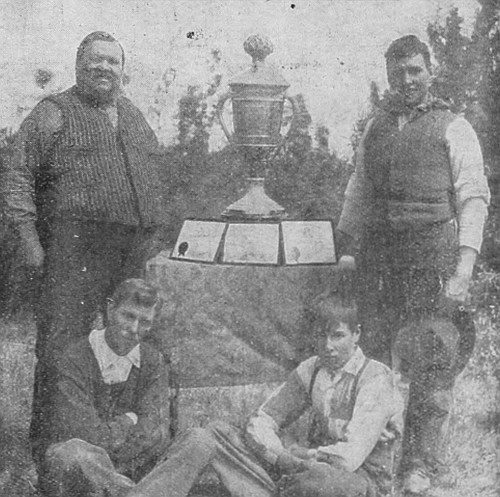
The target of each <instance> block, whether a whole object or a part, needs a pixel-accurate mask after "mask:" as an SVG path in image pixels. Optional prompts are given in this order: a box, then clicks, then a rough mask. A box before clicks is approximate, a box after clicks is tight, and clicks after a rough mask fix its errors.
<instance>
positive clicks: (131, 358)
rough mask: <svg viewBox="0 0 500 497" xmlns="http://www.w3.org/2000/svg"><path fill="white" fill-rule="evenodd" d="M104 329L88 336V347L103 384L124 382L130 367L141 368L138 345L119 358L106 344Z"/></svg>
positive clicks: (94, 331)
mask: <svg viewBox="0 0 500 497" xmlns="http://www.w3.org/2000/svg"><path fill="white" fill-rule="evenodd" d="M105 331H106V330H105V329H102V330H93V331H92V332H91V333H90V335H89V342H90V346H91V348H92V350H93V352H94V355H95V358H96V359H97V363H98V364H99V369H100V371H101V374H102V377H103V379H104V382H105V383H108V384H109V383H119V382H123V381H126V380H127V378H128V375H129V373H130V370H131V369H132V366H135V367H136V368H140V367H141V350H140V344H137V345H136V346H135V347H134V348H133V349H132V350H131V351H130V352H129V353H128V354H127V355H125V356H119V355H118V354H116V353H115V352H114V351H113V350H112V349H111V347H110V346H109V345H108V344H107V342H106V339H105V337H104V334H105Z"/></svg>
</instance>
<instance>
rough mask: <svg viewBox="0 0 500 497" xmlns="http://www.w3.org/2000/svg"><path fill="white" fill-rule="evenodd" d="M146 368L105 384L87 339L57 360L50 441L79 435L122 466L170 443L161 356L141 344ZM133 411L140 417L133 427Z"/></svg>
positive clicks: (138, 463) (133, 464)
mask: <svg viewBox="0 0 500 497" xmlns="http://www.w3.org/2000/svg"><path fill="white" fill-rule="evenodd" d="M140 353H141V361H140V364H141V367H140V368H137V367H135V366H133V367H132V369H131V371H130V374H129V376H128V378H127V380H126V381H124V382H122V383H115V384H112V385H109V384H106V383H105V382H104V379H103V377H102V374H101V371H100V369H99V365H98V362H97V359H96V357H95V355H94V352H93V351H92V348H91V345H90V343H89V339H88V337H85V338H83V339H81V340H79V341H78V342H76V343H74V344H73V345H71V346H70V347H68V349H66V352H65V354H64V356H63V357H62V358H61V359H60V360H59V361H57V364H56V371H57V374H56V389H55V390H56V391H55V395H54V403H53V407H52V411H51V420H52V423H50V426H51V428H50V433H47V434H46V435H47V437H46V438H47V441H48V444H47V446H48V445H50V444H52V443H57V442H63V441H67V440H70V439H72V438H78V439H81V440H84V441H86V442H88V443H91V444H93V445H96V446H98V447H101V448H103V449H104V450H106V451H107V452H108V454H109V456H110V457H111V460H112V461H113V462H114V463H115V464H116V465H117V466H119V467H121V468H128V469H129V470H134V469H137V467H140V466H141V465H142V464H144V463H145V462H147V461H149V460H150V458H151V456H152V455H159V454H161V453H162V451H163V450H164V448H165V444H166V443H167V442H168V433H169V431H168V424H169V423H168V405H167V403H166V402H165V399H164V397H166V396H167V393H168V392H167V389H166V385H167V380H166V371H165V367H164V364H163V360H162V356H161V354H160V353H159V352H158V351H156V350H155V349H154V348H153V347H151V346H150V345H148V344H145V343H141V346H140ZM128 412H133V413H135V414H136V415H137V417H138V421H137V424H135V425H133V424H132V422H131V420H130V418H129V416H127V415H126V413H128Z"/></svg>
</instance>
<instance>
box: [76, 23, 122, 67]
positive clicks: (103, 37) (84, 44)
mask: <svg viewBox="0 0 500 497" xmlns="http://www.w3.org/2000/svg"><path fill="white" fill-rule="evenodd" d="M94 41H107V42H109V43H118V45H120V48H121V49H122V66H124V65H125V51H124V50H123V47H122V45H121V43H120V42H119V41H118V40H117V39H116V38H115V37H114V36H113V35H110V34H109V33H106V32H105V31H94V32H93V33H90V34H88V35H87V36H86V37H85V38H84V39H83V40H82V41H81V42H80V45H79V46H78V49H77V50H76V64H77V65H78V64H80V63H81V61H82V59H83V56H84V54H85V50H87V48H88V47H90V46H91V45H92V43H94Z"/></svg>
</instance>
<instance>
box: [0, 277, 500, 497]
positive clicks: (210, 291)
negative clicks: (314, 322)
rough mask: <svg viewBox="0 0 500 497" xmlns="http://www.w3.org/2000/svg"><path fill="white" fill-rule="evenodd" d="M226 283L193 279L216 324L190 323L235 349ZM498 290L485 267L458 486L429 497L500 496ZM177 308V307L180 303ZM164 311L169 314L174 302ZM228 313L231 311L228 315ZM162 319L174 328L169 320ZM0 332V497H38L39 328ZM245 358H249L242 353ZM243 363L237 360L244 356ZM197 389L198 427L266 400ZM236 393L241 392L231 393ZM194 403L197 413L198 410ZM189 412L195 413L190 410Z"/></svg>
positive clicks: (27, 322) (464, 393)
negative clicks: (30, 439)
mask: <svg viewBox="0 0 500 497" xmlns="http://www.w3.org/2000/svg"><path fill="white" fill-rule="evenodd" d="M180 276H182V275H180V274H177V275H176V277H180ZM184 276H186V275H184ZM184 276H183V277H184ZM219 276H220V275H219ZM224 281H225V280H224ZM224 281H222V279H219V278H218V279H217V281H216V282H215V283H214V284H215V286H217V287H218V290H217V291H216V290H214V287H211V286H210V285H209V284H208V283H209V281H208V280H206V279H203V278H201V279H200V275H198V277H197V278H195V279H194V280H193V285H198V286H197V288H198V291H199V292H202V293H203V292H205V293H206V295H204V294H203V295H202V297H203V298H198V297H196V296H194V297H193V299H194V301H195V303H197V307H198V312H201V310H200V307H201V306H208V308H207V311H206V312H207V314H209V315H211V320H210V322H209V323H208V324H207V323H206V322H205V321H204V319H203V315H202V314H199V315H198V317H197V318H196V319H195V320H194V321H193V323H192V324H193V329H194V328H196V327H198V328H199V327H203V326H205V330H207V326H208V327H210V329H211V330H212V328H213V330H212V331H213V332H214V333H218V334H219V335H221V339H222V340H223V341H224V342H227V343H228V344H229V343H230V342H229V337H227V336H226V334H227V323H228V322H229V321H231V319H229V318H231V317H232V316H233V313H232V312H229V310H227V309H226V311H225V312H226V313H225V314H224V315H222V316H221V315H220V310H221V309H222V308H223V307H225V308H228V307H229V306H233V305H234V304H235V302H234V301H233V300H231V298H230V297H232V296H231V295H229V294H230V293H234V292H233V291H232V290H231V292H228V291H225V290H223V289H221V288H220V286H221V285H224V284H225V283H224ZM258 281H259V284H260V283H262V282H261V281H260V280H258ZM202 283H203V284H202ZM296 283H297V282H296V281H293V279H292V280H291V281H289V282H288V284H289V285H292V286H296ZM231 284H232V285H233V290H234V285H236V284H237V285H240V283H239V282H238V281H237V282H231ZM190 288H191V287H190ZM191 289H192V288H191ZM499 289H500V276H499V275H498V274H497V273H494V272H488V271H485V270H482V271H481V272H480V273H479V275H478V276H477V278H476V281H475V283H474V286H473V289H472V290H473V297H474V298H473V303H474V305H475V306H476V318H475V319H476V326H477V341H476V348H475V351H474V354H473V357H472V358H471V360H470V362H469V364H468V366H467V367H466V369H465V370H464V371H463V373H462V374H461V375H460V376H459V377H458V379H457V382H456V385H455V402H454V407H453V412H452V417H451V423H450V442H449V446H448V452H447V462H448V464H449V467H450V477H451V478H450V481H451V482H452V483H451V485H448V486H441V487H436V488H434V489H433V490H432V491H431V493H430V496H431V497H494V496H498V495H500V494H499V487H500V485H499V483H500V478H499V476H500V474H499V469H500V453H499V433H500V402H499V400H500V399H499V379H500V365H499V362H498V358H499V355H500V333H499V332H500V330H499V327H500V320H499V317H500V306H499V302H498V299H499V298H500V290H499ZM245 290H247V289H245ZM280 291H281V290H280V289H279V288H277V289H276V295H281V294H280V293H279V292H280ZM217 292H218V293H217ZM243 293H244V292H243ZM218 294H220V295H219V297H220V298H219V300H217V299H216V298H215V297H214V295H218ZM182 297H183V298H187V293H185V294H183V295H182ZM285 297H286V295H285V296H283V297H282V305H283V306H284V307H287V306H288V305H292V304H293V302H290V301H287V300H286V298H285ZM297 298H300V296H297ZM214 299H215V300H214ZM250 300H251V299H250ZM259 302H260V303H261V305H263V306H265V305H266V302H267V301H266V299H265V298H263V296H262V295H261V296H259ZM262 302H264V304H262ZM277 303H278V304H279V302H277V301H276V300H272V301H271V302H270V303H269V302H267V305H272V306H275V305H276V304H277ZM249 305H250V304H249ZM212 306H213V307H212ZM188 307H189V306H188ZM188 307H186V310H188ZM177 308H179V307H178V306H177ZM166 309H167V310H168V309H169V306H168V305H167V306H166ZM183 309H184V308H183ZM259 309H260V306H259ZM285 310H286V309H285ZM285 310H282V313H281V314H279V315H278V316H277V315H276V312H277V311H276V312H275V313H274V314H273V316H272V320H271V321H269V317H268V316H267V315H266V312H263V311H262V313H261V314H249V315H248V316H246V317H248V319H249V320H255V323H253V324H254V325H255V326H258V325H259V322H260V320H262V321H266V320H267V321H266V323H265V324H266V326H267V327H268V328H269V330H271V328H270V322H272V323H276V322H279V321H282V322H283V321H286V319H287V318H289V316H287V313H286V312H285ZM228 312H229V314H227V313H228ZM269 312H270V311H269ZM210 313H212V314H210ZM226 314H227V315H226ZM194 317H196V316H194ZM194 317H193V319H194ZM246 317H244V318H243V319H246ZM163 322H164V323H167V324H168V323H170V321H169V319H166V320H164V321H163ZM221 323H223V324H224V325H225V328H224V329H223V330H222V331H221V330H220V329H218V328H219V324H221ZM195 325H196V326H195ZM0 329H1V331H2V338H1V340H0V355H1V356H2V357H1V361H2V362H1V363H0V371H1V383H0V387H1V388H2V396H1V398H0V413H1V415H2V418H1V419H0V421H1V422H2V424H1V425H0V495H6V496H7V495H8V496H9V497H24V496H29V495H32V488H31V483H30V482H32V481H33V476H34V474H33V467H32V465H31V463H30V460H29V455H28V447H27V443H26V433H27V426H28V422H29V412H30V408H29V400H30V396H31V378H32V376H31V375H32V368H33V344H34V336H35V328H34V324H33V321H32V319H31V315H30V313H29V312H28V311H21V312H20V313H18V314H16V315H15V316H12V317H10V318H8V319H5V318H4V319H3V320H1V321H0ZM214 330H215V331H214ZM217 330H218V331H217ZM202 331H203V330H202ZM223 332H224V333H223ZM202 335H203V334H202ZM198 338H199V337H198ZM238 343H239V342H238ZM241 354H242V355H245V354H246V353H245V351H244V350H243V349H242V351H241ZM252 360H253V359H252ZM237 362H239V358H238V360H237ZM238 389H239V390H238ZM200 391H201V390H200ZM189 392H191V393H189ZM192 392H193V391H188V390H186V391H185V394H184V396H183V397H182V399H181V400H182V402H181V406H180V407H181V411H182V410H183V409H185V410H186V412H187V411H188V410H189V409H191V410H192V411H194V410H196V411H197V415H196V416H194V418H193V419H194V422H195V423H198V422H199V423H205V422H207V421H209V420H210V419H213V417H219V416H221V417H227V415H228V413H227V412H226V411H231V414H234V412H237V413H241V415H244V414H245V413H244V412H243V411H245V410H246V409H250V407H249V403H252V402H253V401H252V399H254V400H255V399H257V398H260V397H259V395H260V394H261V393H262V392H260V393H259V392H253V391H249V390H245V389H244V388H243V390H242V388H241V387H236V390H234V389H232V388H231V387H228V386H226V387H223V388H218V389H217V388H216V389H215V391H214V390H212V389H211V388H210V387H208V388H204V389H203V395H204V396H205V397H206V400H207V403H206V405H205V401H203V399H201V402H200V399H199V398H197V399H194V400H192V399H191V400H190V396H191V395H192ZM210 392H212V393H210ZM231 392H234V393H235V394H236V395H235V396H233V394H232V393H231ZM195 393H196V392H195ZM203 395H202V397H203ZM207 396H208V397H207ZM205 397H203V398H205ZM239 403H241V405H239ZM236 404H237V405H236ZM194 405H196V408H195V409H193V406H194ZM232 411H234V412H232ZM190 414H191V415H192V416H193V413H192V412H190ZM181 415H182V412H181ZM188 417H189V416H188ZM185 424H186V419H184V422H181V426H183V425H185Z"/></svg>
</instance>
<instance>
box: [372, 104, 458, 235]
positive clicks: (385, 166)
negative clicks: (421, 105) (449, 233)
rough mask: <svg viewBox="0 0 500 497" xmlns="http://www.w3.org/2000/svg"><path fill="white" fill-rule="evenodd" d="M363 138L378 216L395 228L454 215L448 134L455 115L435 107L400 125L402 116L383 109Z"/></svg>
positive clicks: (414, 227) (425, 222) (445, 219)
mask: <svg viewBox="0 0 500 497" xmlns="http://www.w3.org/2000/svg"><path fill="white" fill-rule="evenodd" d="M374 119H375V120H374V122H373V124H372V127H371V128H370V131H369V133H368V136H367V138H366V142H365V147H366V148H365V167H366V172H367V175H368V178H369V179H370V181H371V182H372V184H373V186H374V206H373V207H374V212H373V214H374V220H375V223H376V224H382V225H387V224H388V225H389V227H390V228H393V229H394V230H404V229H408V228H413V229H418V228H422V227H425V226H429V225H432V224H435V223H441V222H444V221H448V220H450V219H452V217H453V215H454V210H453V193H454V189H453V184H452V180H451V169H450V164H449V158H448V147H447V142H446V138H445V134H446V129H447V127H448V125H449V124H450V123H451V122H452V121H453V120H454V119H455V116H454V115H453V114H452V113H451V112H449V111H448V110H443V109H433V110H429V111H427V112H425V113H421V114H419V115H417V116H416V117H415V118H414V119H413V120H410V122H408V123H407V124H406V125H405V126H404V128H403V129H402V130H401V131H399V129H398V116H397V115H396V114H393V113H388V112H381V113H380V114H379V115H378V116H376V117H375V118H374Z"/></svg>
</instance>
